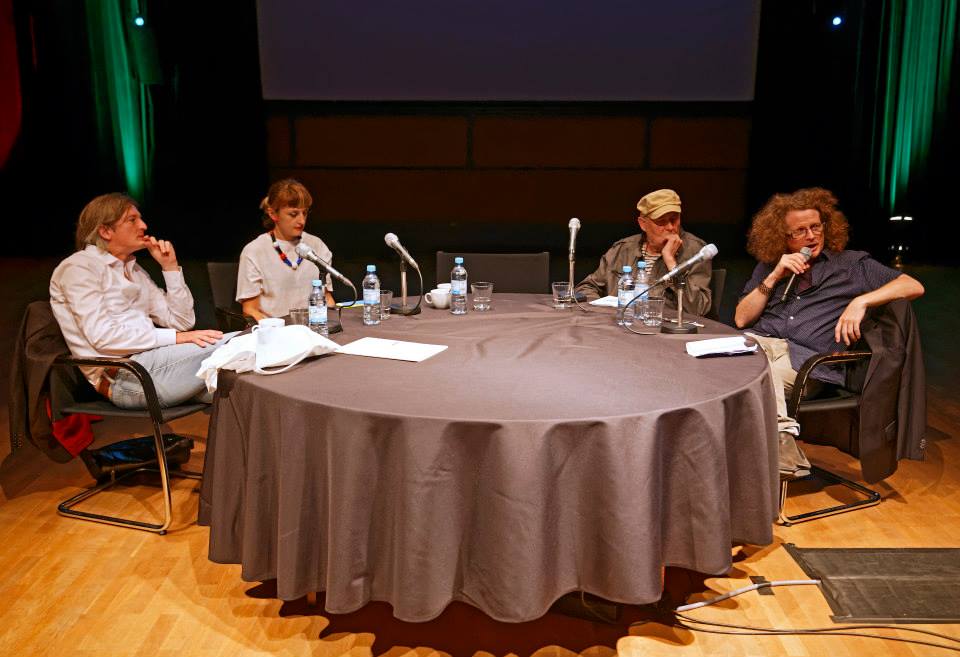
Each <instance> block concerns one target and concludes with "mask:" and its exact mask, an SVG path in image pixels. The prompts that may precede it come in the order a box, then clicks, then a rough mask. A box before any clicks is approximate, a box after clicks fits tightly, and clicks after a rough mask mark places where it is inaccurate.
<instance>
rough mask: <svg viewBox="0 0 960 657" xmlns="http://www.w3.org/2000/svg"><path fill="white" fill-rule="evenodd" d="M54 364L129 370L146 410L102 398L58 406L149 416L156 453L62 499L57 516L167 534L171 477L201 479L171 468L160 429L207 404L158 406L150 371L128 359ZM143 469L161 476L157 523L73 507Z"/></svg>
mask: <svg viewBox="0 0 960 657" xmlns="http://www.w3.org/2000/svg"><path fill="white" fill-rule="evenodd" d="M54 365H60V366H73V367H77V366H94V367H117V368H120V369H124V370H127V371H129V372H131V373H132V374H133V375H134V376H135V377H137V380H138V381H139V382H140V385H141V386H143V392H144V395H145V397H146V401H147V410H146V411H126V410H123V409H120V408H117V407H116V406H114V405H113V404H111V403H109V402H106V401H103V402H92V403H77V404H71V405H69V406H67V407H65V408H62V409H60V410H61V411H62V412H64V413H92V414H97V415H107V416H114V417H141V418H149V419H150V421H151V423H152V425H153V441H154V450H155V451H156V454H157V465H156V467H153V466H144V467H141V468H137V469H135V470H131V471H130V472H126V473H124V474H122V475H120V476H116V475H115V474H113V473H111V477H110V480H109V481H106V482H103V483H100V484H97V485H95V486H92V487H90V488H87V489H86V490H84V491H82V492H80V493H79V494H77V495H74V496H73V497H71V498H69V499H67V500H64V501H63V502H61V503H60V504H59V505H58V506H57V512H58V513H60V515H63V516H66V517H69V518H77V519H80V520H89V521H92V522H99V523H103V524H107V525H115V526H118V527H128V528H131V529H139V530H143V531H149V532H154V533H157V534H161V535H162V534H166V533H167V529H168V528H169V527H170V523H171V522H172V520H173V512H172V503H171V495H170V477H171V476H176V477H183V478H187V479H200V478H201V476H202V475H201V474H200V473H198V472H190V471H186V470H174V471H171V470H170V468H169V467H168V465H167V453H166V450H165V449H164V445H163V431H162V425H163V424H165V423H166V422H168V421H170V420H174V419H177V418H179V417H184V416H186V415H190V414H192V413H196V412H197V411H200V410H203V409H204V408H206V404H181V405H179V406H173V407H170V408H166V409H163V408H161V407H160V401H159V399H158V397H157V390H156V387H155V386H154V385H153V379H152V378H151V377H150V374H149V372H147V370H146V368H144V367H143V365H141V364H140V363H138V362H136V361H134V360H132V359H130V358H79V357H74V356H59V357H57V359H56V360H55V361H54ZM142 472H154V473H158V474H159V475H160V487H161V489H162V495H163V521H162V522H160V523H152V522H144V521H141V520H132V519H129V518H121V517H118V516H109V515H104V514H100V513H90V512H87V511H79V510H77V509H74V508H73V507H75V506H76V505H77V504H79V503H80V502H83V501H84V500H87V499H89V498H91V497H93V496H95V495H97V494H99V493H101V492H103V491H104V490H107V489H108V488H111V487H113V486H115V485H116V484H118V483H120V482H121V481H124V480H126V479H128V478H130V477H133V476H134V475H137V474H140V473H142Z"/></svg>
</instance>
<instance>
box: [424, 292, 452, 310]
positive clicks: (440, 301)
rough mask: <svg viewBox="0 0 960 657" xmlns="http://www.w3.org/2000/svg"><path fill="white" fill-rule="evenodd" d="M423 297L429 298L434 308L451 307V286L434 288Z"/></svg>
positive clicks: (428, 300) (428, 301)
mask: <svg viewBox="0 0 960 657" xmlns="http://www.w3.org/2000/svg"><path fill="white" fill-rule="evenodd" d="M423 298H424V299H426V300H427V303H429V304H430V305H431V306H433V307H434V308H449V307H450V288H449V287H447V288H439V287H438V288H434V289H432V290H430V291H429V292H427V293H426V294H424V295H423Z"/></svg>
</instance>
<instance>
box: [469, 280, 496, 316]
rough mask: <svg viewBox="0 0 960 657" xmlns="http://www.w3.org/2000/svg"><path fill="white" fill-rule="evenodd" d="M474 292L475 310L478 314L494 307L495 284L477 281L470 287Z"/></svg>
mask: <svg viewBox="0 0 960 657" xmlns="http://www.w3.org/2000/svg"><path fill="white" fill-rule="evenodd" d="M470 289H471V290H472V291H473V309H474V310H476V311H478V312H484V311H486V310H490V308H491V307H492V305H493V283H488V282H486V281H477V282H476V283H473V284H471V285H470Z"/></svg>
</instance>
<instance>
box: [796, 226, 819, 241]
mask: <svg viewBox="0 0 960 657" xmlns="http://www.w3.org/2000/svg"><path fill="white" fill-rule="evenodd" d="M807 231H810V234H811V235H813V236H814V237H816V236H817V235H819V234H820V233H822V232H823V224H813V225H812V226H807V227H806V228H798V229H796V230H794V231H791V232H789V233H787V237H790V238H793V239H795V240H799V239H803V238H804V237H806V236H807Z"/></svg>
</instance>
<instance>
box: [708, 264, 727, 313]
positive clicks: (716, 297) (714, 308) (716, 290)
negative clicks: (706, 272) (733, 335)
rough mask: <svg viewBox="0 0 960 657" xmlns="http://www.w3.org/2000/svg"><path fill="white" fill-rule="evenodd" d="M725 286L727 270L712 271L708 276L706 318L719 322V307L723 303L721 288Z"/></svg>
mask: <svg viewBox="0 0 960 657" xmlns="http://www.w3.org/2000/svg"><path fill="white" fill-rule="evenodd" d="M726 284H727V270H726V269H714V270H713V271H712V272H711V274H710V310H708V311H707V318H708V319H712V320H716V321H718V322H719V321H720V306H721V304H722V303H723V288H724V287H725V286H726Z"/></svg>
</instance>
